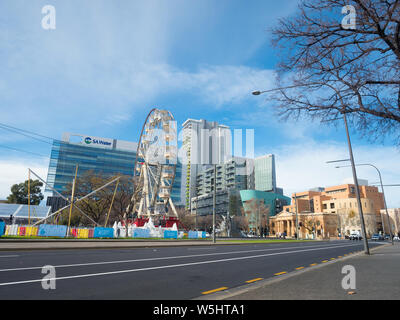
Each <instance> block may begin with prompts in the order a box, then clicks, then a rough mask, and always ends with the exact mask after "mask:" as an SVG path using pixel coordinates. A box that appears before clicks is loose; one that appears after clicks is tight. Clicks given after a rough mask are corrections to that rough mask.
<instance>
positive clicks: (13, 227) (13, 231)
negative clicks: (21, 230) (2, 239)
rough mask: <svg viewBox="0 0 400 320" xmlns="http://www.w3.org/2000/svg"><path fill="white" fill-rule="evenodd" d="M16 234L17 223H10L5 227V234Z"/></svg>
mask: <svg viewBox="0 0 400 320" xmlns="http://www.w3.org/2000/svg"><path fill="white" fill-rule="evenodd" d="M16 235H18V225H17V224H12V225H8V226H7V227H6V236H16Z"/></svg>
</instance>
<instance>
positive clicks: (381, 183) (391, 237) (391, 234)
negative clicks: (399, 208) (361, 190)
mask: <svg viewBox="0 0 400 320" xmlns="http://www.w3.org/2000/svg"><path fill="white" fill-rule="evenodd" d="M356 166H370V167H373V168H375V170H376V171H377V172H378V175H379V181H380V185H381V190H382V195H383V204H384V206H385V211H386V218H387V223H388V228H389V234H390V240H391V242H392V245H394V243H393V233H392V227H391V225H390V218H389V212H388V209H387V205H386V197H385V190H384V189H383V182H382V175H381V172H380V171H379V169H378V168H377V167H376V166H374V165H373V164H370V163H361V164H356ZM344 167H348V166H340V167H336V168H344ZM381 217H382V215H381ZM381 219H382V218H381ZM382 226H383V229H385V226H384V221H383V219H382ZM384 232H385V231H384Z"/></svg>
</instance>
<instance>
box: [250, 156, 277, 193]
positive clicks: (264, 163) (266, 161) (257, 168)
mask: <svg viewBox="0 0 400 320" xmlns="http://www.w3.org/2000/svg"><path fill="white" fill-rule="evenodd" d="M254 180H255V189H256V190H259V191H268V192H276V191H277V190H276V172H275V156H274V155H273V154H269V155H266V156H262V157H259V158H255V159H254Z"/></svg>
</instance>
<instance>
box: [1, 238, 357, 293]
mask: <svg viewBox="0 0 400 320" xmlns="http://www.w3.org/2000/svg"><path fill="white" fill-rule="evenodd" d="M351 246H355V245H354V244H353V245H345V246H340V247H351ZM335 248H338V246H331V247H326V246H325V247H323V248H313V249H303V250H295V251H287V252H276V253H267V254H261V255H255V256H247V257H237V258H228V259H220V260H210V261H200V262H190V263H182V264H173V265H166V266H157V267H147V268H138V269H128V270H119V271H109V272H100V273H88V274H80V275H75V276H66V277H58V278H51V279H46V281H49V280H66V279H77V278H89V277H98V276H105V275H112V274H122V273H132V272H138V271H149V270H159V269H168V268H178V267H187V266H195V265H202V264H211V263H218V262H227V261H237V260H246V259H255V258H262V257H268V256H277V255H284V254H291V253H299V252H307V251H316V250H323V249H335ZM41 281H43V279H34V280H23V281H14V282H4V283H0V286H10V285H17V284H27V283H34V282H41Z"/></svg>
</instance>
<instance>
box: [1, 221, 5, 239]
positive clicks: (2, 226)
mask: <svg viewBox="0 0 400 320" xmlns="http://www.w3.org/2000/svg"><path fill="white" fill-rule="evenodd" d="M5 229H6V224H5V222H0V236H2V235H3V234H4V233H5Z"/></svg>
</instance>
